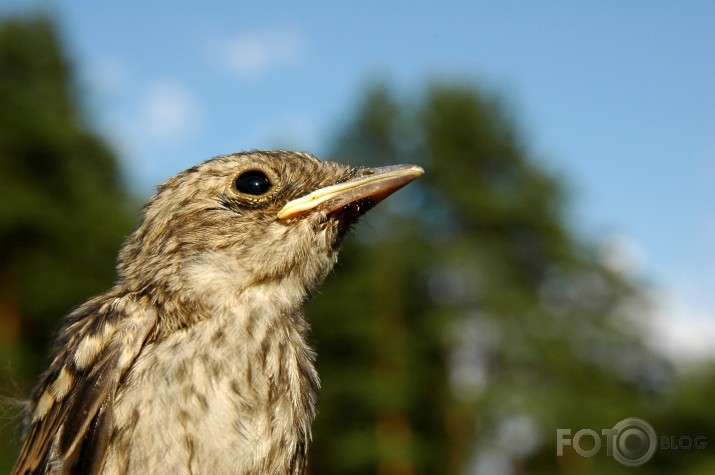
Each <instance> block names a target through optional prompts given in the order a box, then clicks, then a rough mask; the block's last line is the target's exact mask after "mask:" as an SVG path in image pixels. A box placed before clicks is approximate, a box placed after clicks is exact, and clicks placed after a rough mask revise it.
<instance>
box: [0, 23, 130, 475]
mask: <svg viewBox="0 0 715 475" xmlns="http://www.w3.org/2000/svg"><path fill="white" fill-rule="evenodd" d="M79 99H80V98H79V97H78V94H77V91H76V90H75V86H74V83H73V75H72V68H71V66H70V64H69V62H68V60H67V58H66V57H65V56H64V55H63V53H62V48H61V45H60V42H59V38H58V34H57V32H56V31H55V29H54V27H53V25H52V23H51V22H50V21H49V20H48V19H45V18H39V19H31V20H15V21H13V20H10V21H6V22H4V23H3V24H2V25H1V26H0V348H1V349H2V350H1V351H0V356H2V364H1V365H0V383H2V387H3V390H2V394H0V395H1V396H3V397H20V396H24V395H25V394H26V393H27V391H28V389H29V387H30V386H31V385H32V384H33V382H34V380H35V379H36V377H37V375H38V374H39V372H40V371H41V370H43V369H44V368H45V366H46V365H47V364H48V360H47V357H48V346H49V345H48V343H49V341H50V339H51V336H52V334H53V333H54V331H56V329H57V327H58V325H59V321H60V317H61V316H62V315H64V314H65V313H67V311H68V310H69V309H70V308H72V307H73V306H75V305H77V304H79V303H81V302H82V301H83V300H84V299H86V298H87V297H88V296H89V295H92V294H94V293H98V292H101V291H103V290H105V289H106V288H107V287H109V286H110V285H111V283H112V281H113V279H114V258H115V256H116V253H117V250H118V249H119V245H120V243H121V241H122V240H123V238H124V236H125V235H126V234H128V233H129V232H130V231H131V228H132V223H133V221H134V220H135V218H134V217H132V214H131V213H129V212H128V211H129V206H128V202H129V200H128V197H127V196H126V195H125V193H124V191H123V187H122V183H121V180H120V174H119V171H118V166H117V160H116V158H115V156H114V154H113V153H112V151H111V150H110V149H109V148H108V147H107V145H106V143H105V142H104V140H103V139H102V138H100V137H98V136H97V135H96V134H95V133H94V132H92V130H91V127H90V126H89V124H88V120H87V118H86V117H84V116H83V115H82V111H81V109H80V102H81V101H80V100H79ZM16 427H17V424H16V422H15V421H12V422H8V423H7V424H6V425H4V426H3V431H2V438H1V439H0V457H1V460H0V463H2V465H0V472H3V471H4V472H8V471H9V470H10V466H11V465H10V464H11V463H12V458H14V456H15V455H16V449H17V445H16V443H15V442H14V441H15V440H16V438H17V435H18V434H17V431H16V430H15V429H16ZM8 460H9V461H8ZM3 468H4V469H5V470H3Z"/></svg>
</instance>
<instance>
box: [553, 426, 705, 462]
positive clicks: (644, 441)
mask: <svg viewBox="0 0 715 475" xmlns="http://www.w3.org/2000/svg"><path fill="white" fill-rule="evenodd" d="M584 438H586V439H587V440H588V439H591V440H592V442H593V443H592V444H591V443H587V444H583V445H582V442H581V440H582V439H584ZM602 438H605V445H606V455H608V456H609V457H613V458H614V459H615V460H616V461H617V462H618V463H620V464H622V465H625V466H627V467H637V466H639V465H643V464H644V463H646V462H647V461H648V460H650V459H651V458H652V457H653V454H655V451H656V450H657V449H658V448H660V449H661V450H666V449H671V450H672V449H682V450H688V449H704V448H705V447H707V439H706V437H705V436H696V437H690V436H681V437H674V436H665V435H662V436H660V438H659V437H658V435H657V434H656V432H655V430H654V429H653V426H651V425H650V424H649V423H648V422H646V421H644V420H643V419H639V418H637V417H628V418H626V419H623V420H622V421H620V422H619V423H617V424H616V425H614V426H613V427H612V428H610V429H602V430H601V434H600V435H599V434H598V432H596V431H595V430H593V429H581V430H579V431H578V432H576V433H575V434H573V436H572V435H571V429H556V455H557V456H558V457H561V456H563V454H564V446H566V445H570V446H572V447H573V449H574V451H576V453H577V454H579V455H580V456H582V457H593V456H594V455H596V454H597V453H598V452H599V451H600V450H601V446H602V443H603V440H602ZM659 442H660V443H659ZM584 445H585V446H586V447H590V448H584Z"/></svg>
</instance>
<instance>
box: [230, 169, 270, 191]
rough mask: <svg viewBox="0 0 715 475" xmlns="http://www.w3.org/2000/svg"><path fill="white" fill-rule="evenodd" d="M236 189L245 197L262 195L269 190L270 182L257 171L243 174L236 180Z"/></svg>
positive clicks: (263, 174) (264, 175)
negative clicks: (245, 195)
mask: <svg viewBox="0 0 715 475" xmlns="http://www.w3.org/2000/svg"><path fill="white" fill-rule="evenodd" d="M235 185H236V189H237V190H238V191H240V192H241V193H245V194H247V195H256V196H258V195H263V194H265V193H267V192H268V190H270V189H271V186H272V185H271V182H270V180H269V179H268V177H267V176H266V174H265V173H263V172H259V171H257V170H252V171H250V172H246V173H243V174H242V175H240V176H239V177H238V178H236V183H235Z"/></svg>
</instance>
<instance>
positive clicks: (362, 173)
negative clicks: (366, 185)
mask: <svg viewBox="0 0 715 475" xmlns="http://www.w3.org/2000/svg"><path fill="white" fill-rule="evenodd" d="M373 174H375V171H374V170H369V169H368V170H363V171H362V172H361V175H362V176H369V175H373Z"/></svg>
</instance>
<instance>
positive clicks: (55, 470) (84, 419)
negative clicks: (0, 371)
mask: <svg viewBox="0 0 715 475" xmlns="http://www.w3.org/2000/svg"><path fill="white" fill-rule="evenodd" d="M150 309H151V307H150V306H149V305H148V304H147V303H146V302H143V301H140V300H138V299H136V298H135V297H133V296H131V295H129V296H123V297H108V296H105V297H98V298H95V299H93V300H90V301H89V302H87V303H86V304H85V305H83V306H81V307H79V308H78V309H77V310H75V311H74V312H73V313H72V314H70V316H69V317H68V318H69V324H68V325H67V326H66V327H65V328H64V329H63V330H62V332H61V333H60V337H59V339H58V345H59V347H60V351H59V352H58V355H57V357H56V358H55V359H54V361H53V362H52V365H51V366H50V369H49V370H48V372H47V373H46V374H45V375H44V377H43V379H42V382H41V383H40V385H39V386H38V387H37V388H36V389H35V391H34V393H33V398H32V403H31V405H30V409H31V411H32V413H31V414H29V416H28V418H29V428H28V431H27V436H26V439H25V443H24V445H23V447H22V449H21V451H20V456H19V458H18V461H17V463H16V465H15V468H14V469H13V471H12V474H13V475H20V474H40V473H43V474H44V473H51V474H69V473H74V474H77V473H86V474H95V473H99V472H100V471H101V470H102V467H103V465H104V460H105V457H106V452H107V447H108V444H109V437H110V435H111V431H112V416H113V407H114V397H115V395H116V391H117V387H118V384H119V382H120V381H121V380H122V378H123V377H124V376H125V375H126V373H127V371H128V370H129V368H130V367H131V365H132V364H133V362H134V360H135V359H136V357H137V356H138V354H139V352H140V351H141V348H142V346H143V344H144V342H145V340H146V338H147V336H148V335H149V333H150V332H151V330H152V329H153V328H154V326H155V323H156V313H155V312H154V311H153V310H150Z"/></svg>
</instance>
